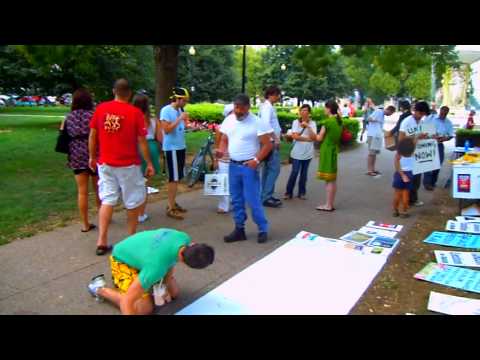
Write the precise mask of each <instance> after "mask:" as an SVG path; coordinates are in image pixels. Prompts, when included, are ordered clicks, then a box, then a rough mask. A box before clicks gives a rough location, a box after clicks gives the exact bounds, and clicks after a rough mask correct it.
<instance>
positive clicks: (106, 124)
mask: <svg viewBox="0 0 480 360" xmlns="http://www.w3.org/2000/svg"><path fill="white" fill-rule="evenodd" d="M90 128H92V129H95V130H97V141H98V151H99V156H98V163H99V164H107V165H110V166H118V167H123V166H131V165H140V164H141V159H140V155H139V153H138V136H145V135H147V129H146V127H145V117H144V115H143V113H142V112H141V111H140V110H139V109H138V108H136V107H135V106H133V105H131V104H128V103H123V102H120V101H116V100H113V101H108V102H104V103H102V104H100V105H98V106H97V109H96V110H95V113H94V114H93V117H92V120H91V121H90Z"/></svg>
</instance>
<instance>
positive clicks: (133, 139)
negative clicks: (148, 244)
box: [88, 79, 154, 255]
mask: <svg viewBox="0 0 480 360" xmlns="http://www.w3.org/2000/svg"><path fill="white" fill-rule="evenodd" d="M113 94H114V95H115V100H113V101H108V102H104V103H102V104H100V105H98V106H97V109H96V110H95V113H94V114H93V117H92V120H91V122H90V129H91V131H90V137H89V142H88V148H89V153H90V160H89V166H90V168H91V169H92V170H94V171H96V170H97V167H98V175H99V181H98V190H99V197H100V200H101V201H102V206H101V207H100V212H99V235H98V241H97V255H105V254H106V253H107V252H109V251H110V250H111V246H108V245H107V244H108V241H107V234H108V226H109V225H110V221H111V219H112V214H113V207H114V206H115V205H117V203H118V200H119V198H120V196H121V197H122V199H123V203H124V205H125V208H126V209H127V215H128V216H127V218H128V220H127V221H128V233H129V234H130V235H132V234H134V233H135V232H136V231H137V224H138V211H139V207H140V205H142V204H143V203H144V202H145V200H146V190H145V179H144V177H143V174H142V172H141V163H142V162H141V158H140V155H139V152H138V149H139V148H140V150H141V151H142V155H143V158H144V159H145V160H146V162H147V168H146V170H145V176H146V177H150V176H152V175H153V174H154V169H153V165H152V162H151V160H150V153H149V151H148V144H147V140H146V138H145V136H146V134H147V129H146V128H145V116H144V115H143V114H142V112H141V111H140V110H139V109H138V108H136V107H134V106H133V105H131V104H130V103H129V100H130V98H131V96H132V91H131V89H130V85H129V83H128V81H127V80H125V79H120V80H117V81H116V82H115V85H114V88H113ZM97 154H98V158H97Z"/></svg>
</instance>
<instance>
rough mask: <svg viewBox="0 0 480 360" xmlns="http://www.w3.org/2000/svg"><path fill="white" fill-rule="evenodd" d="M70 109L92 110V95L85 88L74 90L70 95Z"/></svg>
mask: <svg viewBox="0 0 480 360" xmlns="http://www.w3.org/2000/svg"><path fill="white" fill-rule="evenodd" d="M71 109H72V111H75V110H93V99H92V95H90V93H89V92H88V90H87V89H85V88H79V89H77V90H75V92H74V93H73V95H72V108H71Z"/></svg>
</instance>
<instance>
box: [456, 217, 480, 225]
mask: <svg viewBox="0 0 480 360" xmlns="http://www.w3.org/2000/svg"><path fill="white" fill-rule="evenodd" d="M455 219H456V220H457V221H460V222H467V223H469V222H470V223H479V224H480V217H477V216H457V217H456V218H455Z"/></svg>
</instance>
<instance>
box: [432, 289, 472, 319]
mask: <svg viewBox="0 0 480 360" xmlns="http://www.w3.org/2000/svg"><path fill="white" fill-rule="evenodd" d="M428 310H430V311H435V312H438V313H442V314H447V315H480V300H476V299H468V298H464V297H460V296H452V295H447V294H440V293H437V292H434V291H431V292H430V298H429V299H428Z"/></svg>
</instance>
